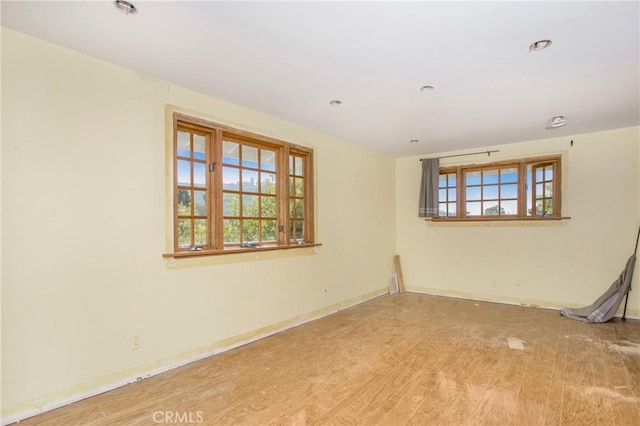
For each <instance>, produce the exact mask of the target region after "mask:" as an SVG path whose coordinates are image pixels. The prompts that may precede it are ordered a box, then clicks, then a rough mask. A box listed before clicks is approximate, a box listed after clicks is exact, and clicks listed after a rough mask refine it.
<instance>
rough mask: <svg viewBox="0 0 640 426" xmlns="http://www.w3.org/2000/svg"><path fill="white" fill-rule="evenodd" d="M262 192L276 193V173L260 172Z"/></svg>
mask: <svg viewBox="0 0 640 426" xmlns="http://www.w3.org/2000/svg"><path fill="white" fill-rule="evenodd" d="M260 192H261V193H263V194H275V193H276V175H275V174H274V173H264V172H263V173H260Z"/></svg>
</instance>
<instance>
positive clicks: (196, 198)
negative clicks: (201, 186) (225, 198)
mask: <svg viewBox="0 0 640 426" xmlns="http://www.w3.org/2000/svg"><path fill="white" fill-rule="evenodd" d="M193 207H194V209H193V210H194V212H193V214H194V215H195V216H206V215H207V196H206V192H205V191H193Z"/></svg>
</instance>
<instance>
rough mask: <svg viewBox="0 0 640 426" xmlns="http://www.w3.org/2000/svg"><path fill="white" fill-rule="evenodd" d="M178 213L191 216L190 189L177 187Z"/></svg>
mask: <svg viewBox="0 0 640 426" xmlns="http://www.w3.org/2000/svg"><path fill="white" fill-rule="evenodd" d="M178 215H179V216H191V191H189V190H188V189H178Z"/></svg>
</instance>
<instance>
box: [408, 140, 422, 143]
mask: <svg viewBox="0 0 640 426" xmlns="http://www.w3.org/2000/svg"><path fill="white" fill-rule="evenodd" d="M418 142H420V141H419V140H418V139H411V140H410V141H409V143H418Z"/></svg>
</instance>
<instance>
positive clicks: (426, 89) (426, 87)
mask: <svg viewBox="0 0 640 426" xmlns="http://www.w3.org/2000/svg"><path fill="white" fill-rule="evenodd" d="M429 90H433V86H422V87H421V88H420V91H421V92H428V91H429Z"/></svg>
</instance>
